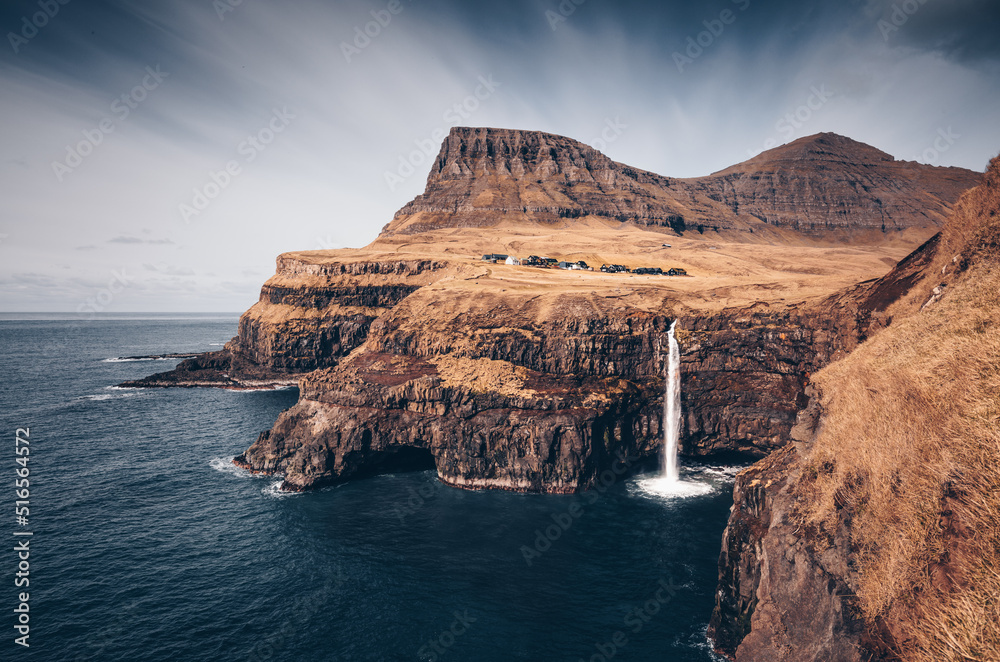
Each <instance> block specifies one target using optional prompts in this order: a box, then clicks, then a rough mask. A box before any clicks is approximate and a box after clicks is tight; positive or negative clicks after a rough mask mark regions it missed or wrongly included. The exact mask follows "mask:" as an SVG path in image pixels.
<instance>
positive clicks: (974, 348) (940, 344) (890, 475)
mask: <svg viewBox="0 0 1000 662" xmlns="http://www.w3.org/2000/svg"><path fill="white" fill-rule="evenodd" d="M998 214H1000V157H998V158H997V159H994V160H993V163H992V164H991V167H990V169H989V171H988V174H987V177H986V179H985V180H984V183H983V185H982V186H980V187H978V188H977V189H974V190H972V191H970V192H968V193H966V194H965V196H964V197H963V199H962V201H961V202H960V203H959V205H958V207H957V208H956V212H955V214H954V215H953V217H952V219H951V220H950V221H949V224H948V226H946V229H945V230H944V232H943V234H942V243H941V250H939V251H938V254H937V258H936V261H935V263H934V264H933V265H932V266H931V267H930V268H929V269H928V271H927V276H926V277H925V279H924V281H923V282H921V283H920V284H919V285H917V287H915V288H914V290H913V291H912V293H911V295H910V296H909V297H907V298H906V299H904V300H903V301H901V302H899V303H898V304H897V305H896V306H895V309H894V310H893V311H892V312H893V313H894V315H895V317H896V322H894V323H893V325H892V326H890V327H889V328H888V329H886V330H884V331H882V332H881V333H879V334H877V335H876V336H875V337H874V338H872V339H871V340H869V341H868V342H866V343H865V344H863V345H862V346H861V347H859V348H858V349H857V350H856V351H855V352H854V353H852V354H851V355H850V356H849V357H847V358H846V359H844V360H842V361H840V362H837V363H835V364H832V365H831V366H829V367H827V368H826V369H825V370H823V371H822V372H820V373H819V374H817V375H816V376H815V383H816V384H817V386H818V387H819V390H820V392H821V393H823V394H824V395H823V406H824V409H825V412H826V413H825V417H824V421H823V424H822V428H821V429H820V431H819V433H818V435H817V437H816V441H815V443H814V444H813V450H812V452H811V455H810V456H809V458H808V459H807V466H806V472H805V475H807V476H810V477H811V479H810V480H807V481H806V484H804V485H803V486H802V488H801V489H802V490H803V497H804V498H803V499H802V502H803V503H806V504H808V505H806V506H804V508H805V511H804V512H803V517H804V519H805V520H806V522H807V523H808V524H810V525H812V526H814V527H818V528H819V529H821V530H823V529H826V530H830V527H832V526H834V525H835V522H836V520H837V519H838V518H847V517H849V518H851V530H852V542H853V545H854V548H855V549H856V550H857V552H856V568H855V569H856V572H857V576H856V582H855V583H856V586H854V588H855V591H856V594H857V598H858V602H859V605H860V606H861V608H862V610H863V612H864V614H865V616H866V617H867V618H868V619H869V621H870V622H875V621H876V620H877V619H881V620H882V621H883V622H884V623H886V624H887V625H888V627H889V629H890V630H891V631H892V633H893V635H894V637H895V639H896V641H897V644H898V646H899V648H900V653H901V655H902V657H903V659H906V660H921V661H923V660H928V661H929V660H934V661H935V662H939V661H941V660H1000V254H998V253H1000V215H998ZM942 283H945V284H946V285H947V287H945V288H943V294H942V295H941V297H940V298H939V299H938V300H936V301H934V302H933V303H930V304H929V305H926V306H924V304H925V303H926V302H927V301H928V299H929V298H930V297H931V295H932V294H933V288H935V287H939V286H940V285H941V284H942ZM939 291H941V290H939Z"/></svg>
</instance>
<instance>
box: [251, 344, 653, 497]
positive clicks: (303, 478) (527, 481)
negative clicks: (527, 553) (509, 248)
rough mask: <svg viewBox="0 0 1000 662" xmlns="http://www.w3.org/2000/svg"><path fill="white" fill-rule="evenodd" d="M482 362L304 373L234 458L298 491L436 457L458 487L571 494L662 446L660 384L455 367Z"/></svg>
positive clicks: (411, 362) (408, 360) (404, 362)
mask: <svg viewBox="0 0 1000 662" xmlns="http://www.w3.org/2000/svg"><path fill="white" fill-rule="evenodd" d="M456 361H457V364H456ZM475 363H476V362H475V361H470V360H461V359H449V360H448V361H447V362H443V361H442V360H441V359H440V358H439V359H437V364H435V363H434V362H432V361H431V360H424V359H421V358H418V357H412V356H403V355H386V354H363V355H360V356H359V357H357V358H354V357H352V359H349V360H348V361H346V362H345V363H344V364H342V365H341V366H339V367H338V368H336V369H332V370H326V371H319V372H317V373H314V374H313V375H311V376H310V377H308V378H306V379H305V380H303V382H302V393H301V398H300V400H299V403H298V404H297V405H296V406H295V407H293V408H291V409H289V410H288V411H286V412H284V413H283V414H282V415H281V416H280V417H279V419H278V421H277V423H276V424H275V426H274V427H273V428H272V429H271V430H270V431H267V432H264V433H263V434H261V436H260V438H259V439H258V440H257V442H256V443H255V444H254V445H253V446H252V447H251V448H250V449H249V450H247V451H246V452H245V453H244V454H243V455H241V456H240V457H238V458H236V460H235V462H236V464H237V465H239V466H244V467H246V468H248V469H250V470H252V471H263V472H269V473H279V472H280V473H283V474H284V475H285V481H284V484H283V487H284V488H285V489H289V490H302V489H308V488H313V487H317V486H321V485H324V484H331V483H334V482H339V481H342V480H345V479H348V478H351V477H355V476H361V475H365V474H369V473H373V472H376V471H379V470H384V469H385V468H387V467H395V468H407V467H412V466H423V465H430V466H434V467H436V468H437V471H438V476H439V477H440V479H441V480H442V481H444V482H446V483H448V484H450V485H454V486H458V487H465V488H497V489H505V490H512V491H530V492H555V493H566V492H576V491H579V490H583V489H587V488H589V487H592V486H593V485H594V484H595V483H596V481H597V478H598V476H599V474H600V473H601V471H603V470H605V469H607V468H608V467H609V466H610V465H611V464H612V463H613V462H614V461H615V458H616V457H617V456H619V455H622V456H628V457H638V456H642V455H648V454H649V453H651V452H654V451H655V449H656V448H657V447H658V444H657V443H656V438H657V435H658V433H659V421H660V417H659V412H658V411H656V408H655V406H653V404H654V403H655V401H656V395H655V393H653V392H651V391H652V390H653V389H654V388H655V387H656V386H657V385H656V384H646V385H645V386H639V385H637V384H635V383H632V382H628V381H626V380H622V379H618V378H605V379H600V378H589V379H579V378H569V377H566V378H561V379H560V378H553V377H551V376H549V375H545V374H542V373H538V372H535V371H530V370H525V369H519V368H516V367H514V366H512V365H510V364H505V365H497V362H489V361H487V362H486V363H487V364H488V366H487V367H488V368H490V370H489V376H490V377H492V378H494V379H495V380H497V381H496V382H495V383H494V384H493V388H492V389H490V390H479V389H478V388H477V386H476V385H475V383H473V385H471V386H470V385H466V384H464V383H462V382H461V381H458V380H456V379H455V375H454V373H455V371H456V370H458V371H462V369H463V368H471V369H473V370H474V369H475V368H477V367H481V366H476V365H475ZM480 373H481V374H482V371H480ZM421 463H423V464H421Z"/></svg>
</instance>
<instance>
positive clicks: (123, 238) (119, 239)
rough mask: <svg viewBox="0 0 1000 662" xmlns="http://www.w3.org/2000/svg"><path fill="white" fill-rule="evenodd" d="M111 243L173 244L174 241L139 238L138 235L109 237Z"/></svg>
mask: <svg viewBox="0 0 1000 662" xmlns="http://www.w3.org/2000/svg"><path fill="white" fill-rule="evenodd" d="M108 243H109V244H153V245H162V244H173V243H174V242H173V241H172V240H170V239H139V238H138V237H127V236H119V237H115V238H114V239H108Z"/></svg>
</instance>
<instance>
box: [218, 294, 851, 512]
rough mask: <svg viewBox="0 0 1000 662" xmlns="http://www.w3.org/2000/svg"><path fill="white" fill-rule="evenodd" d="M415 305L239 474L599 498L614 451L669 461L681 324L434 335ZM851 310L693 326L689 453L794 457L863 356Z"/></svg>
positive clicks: (470, 326)
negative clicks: (394, 477)
mask: <svg viewBox="0 0 1000 662" xmlns="http://www.w3.org/2000/svg"><path fill="white" fill-rule="evenodd" d="M413 296H414V298H412V299H408V300H407V301H404V302H403V303H401V304H400V305H399V306H398V307H397V308H395V309H393V311H391V312H390V313H388V314H386V315H385V316H383V317H382V318H379V320H378V321H377V322H376V323H375V324H373V325H372V327H371V329H370V331H369V336H368V339H367V340H366V342H365V344H364V345H363V346H362V347H361V348H360V349H359V350H358V351H357V352H355V353H354V354H352V355H351V356H350V357H349V358H348V359H345V360H344V361H343V362H342V363H341V364H340V365H338V366H337V367H336V368H332V369H329V370H324V371H319V372H317V373H313V374H311V375H309V376H307V377H305V378H303V379H302V381H301V389H302V391H301V394H300V400H299V402H298V404H296V405H295V407H293V408H292V409H290V410H289V411H287V412H285V413H284V414H282V416H281V418H280V419H279V421H278V422H277V423H276V425H275V427H274V429H272V430H271V431H270V432H265V433H264V434H262V435H261V437H260V439H258V441H257V442H256V443H255V444H253V445H252V446H251V447H250V448H249V449H248V450H247V451H246V452H245V453H244V454H243V455H242V456H241V457H239V458H237V463H238V464H240V465H241V466H244V467H246V468H248V469H250V470H253V471H261V472H268V473H283V474H284V475H285V487H286V488H287V489H295V490H300V489H306V488H311V487H317V486H321V485H324V484H330V483H335V482H339V481H342V480H346V479H348V478H350V477H352V476H354V475H359V474H364V473H368V472H371V471H376V470H378V468H379V467H380V466H381V465H382V464H383V463H384V462H386V461H388V460H389V459H390V458H391V457H393V456H394V455H400V456H406V455H407V454H411V453H412V451H413V450H420V451H425V452H426V455H425V458H426V459H427V460H428V461H429V460H430V459H431V458H432V459H433V461H434V465H435V466H436V467H437V470H438V473H439V475H440V476H441V478H442V480H445V481H446V482H449V483H451V484H454V485H459V486H466V487H497V488H502V489H511V490H529V491H539V492H567V491H576V490H582V489H586V488H588V487H590V486H591V485H592V484H593V481H594V479H595V477H596V476H597V475H598V474H600V472H601V471H603V470H606V469H608V468H609V467H610V465H611V463H612V462H613V461H614V459H615V455H614V452H613V451H614V450H615V449H617V450H618V451H621V452H623V453H626V454H628V455H629V456H631V457H635V458H641V457H652V456H655V455H656V454H658V453H659V451H660V447H661V445H662V442H661V436H662V432H661V429H660V420H661V418H662V405H663V400H662V393H663V379H662V377H661V375H662V374H663V372H664V365H663V361H664V351H663V349H662V347H661V346H662V345H663V344H665V341H666V332H667V328H668V326H669V323H670V321H671V319H670V318H667V317H664V316H657V315H650V314H648V313H645V312H642V311H636V310H627V309H626V310H619V311H617V312H611V311H597V313H598V314H596V315H595V316H594V318H592V319H579V318H577V317H574V316H572V315H569V314H566V311H567V310H570V309H572V307H573V306H574V305H575V303H576V302H574V301H573V300H572V298H567V297H565V296H563V297H561V301H560V305H561V308H560V309H559V312H557V313H556V314H555V315H554V316H555V317H557V318H558V321H550V320H548V319H546V318H545V316H540V315H539V314H538V313H539V311H536V310H534V309H533V308H532V307H531V306H527V307H524V308H521V309H517V310H515V309H509V308H506V309H505V306H504V305H503V304H501V303H498V302H496V301H493V300H489V299H487V300H486V302H485V303H484V304H483V305H482V306H477V305H476V304H475V303H471V302H470V303H469V304H468V305H467V306H465V307H463V308H462V309H461V311H460V312H458V313H456V314H455V315H454V316H442V317H441V318H438V319H436V320H427V319H420V318H419V317H418V316H416V315H415V314H414V312H413V308H416V307H419V305H420V304H421V303H422V302H421V301H420V299H421V298H428V297H429V295H428V294H420V293H418V294H415V295H413ZM539 305H540V306H543V307H545V308H546V313H547V314H551V313H552V311H551V309H550V308H549V307H548V304H547V303H545V302H543V303H542V304H539ZM839 305H840V306H843V310H842V309H841V308H840V307H838V306H837V305H833V306H827V304H826V303H824V306H825V307H824V308H823V309H822V310H820V309H818V308H817V309H805V310H797V309H794V308H786V309H782V310H778V311H770V310H764V311H761V310H754V309H750V310H727V311H723V312H721V313H718V314H716V315H713V316H710V317H704V318H701V317H691V318H690V319H689V318H681V320H680V325H679V327H680V332H679V334H678V335H679V336H680V338H681V343H682V347H683V352H682V362H681V373H682V382H683V394H684V396H683V397H684V407H685V413H686V418H685V421H684V424H683V430H682V434H683V438H682V452H683V453H684V454H687V455H690V456H711V455H715V454H721V453H725V454H731V453H733V452H736V453H740V454H743V455H745V456H747V457H757V458H759V457H763V456H764V455H766V454H767V453H769V452H770V451H772V450H774V449H776V448H780V447H782V446H784V445H785V444H786V443H787V442H788V439H789V432H790V430H791V427H792V425H793V423H794V420H795V415H796V413H797V411H798V410H799V409H800V408H801V407H802V406H803V404H804V403H805V402H806V398H805V396H804V390H805V388H806V385H807V383H808V377H809V373H810V372H812V371H815V370H818V369H819V368H821V367H822V366H823V365H825V364H826V363H827V362H829V361H830V360H831V359H832V358H834V357H836V356H839V355H841V354H843V353H844V352H846V351H848V350H849V349H850V348H852V347H853V346H854V345H856V343H857V339H858V337H859V328H860V327H859V326H858V325H857V324H856V322H855V320H857V315H856V312H855V309H854V308H853V307H851V306H847V305H846V304H839ZM486 311H489V312H490V313H491V314H492V316H491V317H487V316H486ZM845 311H846V312H845ZM415 319H419V322H418V323H414V320H415Z"/></svg>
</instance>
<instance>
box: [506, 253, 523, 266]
mask: <svg viewBox="0 0 1000 662" xmlns="http://www.w3.org/2000/svg"><path fill="white" fill-rule="evenodd" d="M506 264H512V265H514V266H520V265H521V258H519V257H514V256H513V255H508V256H507V262H506Z"/></svg>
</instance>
